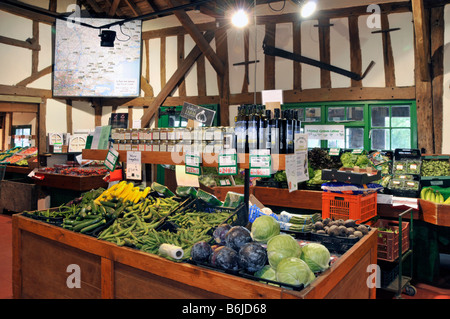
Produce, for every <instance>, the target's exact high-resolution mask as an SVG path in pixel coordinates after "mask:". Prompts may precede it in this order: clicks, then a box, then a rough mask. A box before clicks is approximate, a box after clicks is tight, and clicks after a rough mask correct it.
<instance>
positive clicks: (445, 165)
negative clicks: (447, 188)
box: [421, 159, 450, 176]
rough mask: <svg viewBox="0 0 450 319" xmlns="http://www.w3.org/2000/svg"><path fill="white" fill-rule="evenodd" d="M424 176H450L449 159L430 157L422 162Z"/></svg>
mask: <svg viewBox="0 0 450 319" xmlns="http://www.w3.org/2000/svg"><path fill="white" fill-rule="evenodd" d="M421 175H422V176H450V162H449V160H448V159H443V160H440V159H430V160H424V161H423V162H422V172H421Z"/></svg>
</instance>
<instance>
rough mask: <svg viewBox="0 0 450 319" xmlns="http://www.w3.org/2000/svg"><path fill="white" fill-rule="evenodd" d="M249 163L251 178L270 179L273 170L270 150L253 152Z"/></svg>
mask: <svg viewBox="0 0 450 319" xmlns="http://www.w3.org/2000/svg"><path fill="white" fill-rule="evenodd" d="M249 161H250V176H251V177H270V175H271V168H272V157H271V155H270V150H253V151H251V152H250V155H249Z"/></svg>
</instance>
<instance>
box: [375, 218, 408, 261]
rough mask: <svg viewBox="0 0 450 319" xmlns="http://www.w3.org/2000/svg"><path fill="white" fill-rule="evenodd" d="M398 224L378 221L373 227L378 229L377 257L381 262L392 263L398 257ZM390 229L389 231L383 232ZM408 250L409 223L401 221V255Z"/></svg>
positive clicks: (396, 222)
mask: <svg viewBox="0 0 450 319" xmlns="http://www.w3.org/2000/svg"><path fill="white" fill-rule="evenodd" d="M398 226H399V222H398V221H395V220H386V219H379V220H377V222H376V223H375V224H373V227H375V228H379V229H378V245H377V257H378V259H381V260H386V261H394V260H396V259H397V258H398V257H399V253H400V252H399V249H398V244H399V242H398V240H399V238H398V236H399V227H398ZM384 229H390V230H391V231H392V232H391V231H385V230H384ZM408 249H409V223H408V222H403V221H402V253H405V252H406V251H407V250H408Z"/></svg>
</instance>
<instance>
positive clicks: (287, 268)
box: [276, 257, 316, 286]
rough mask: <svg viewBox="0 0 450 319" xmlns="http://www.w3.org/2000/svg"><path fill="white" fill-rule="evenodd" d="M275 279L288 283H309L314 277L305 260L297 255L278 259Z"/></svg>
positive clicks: (305, 284)
mask: <svg viewBox="0 0 450 319" xmlns="http://www.w3.org/2000/svg"><path fill="white" fill-rule="evenodd" d="M276 276H277V280H278V281H279V282H282V283H286V284H290V285H300V284H303V285H304V286H307V285H309V284H310V283H311V282H312V281H313V280H314V279H315V278H316V277H315V276H314V273H313V272H312V271H311V269H309V267H308V265H307V264H306V262H304V261H303V260H301V259H300V258H297V257H287V258H284V259H283V260H281V261H280V263H279V264H278V267H277V270H276Z"/></svg>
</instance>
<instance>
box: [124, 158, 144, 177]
mask: <svg viewBox="0 0 450 319" xmlns="http://www.w3.org/2000/svg"><path fill="white" fill-rule="evenodd" d="M127 179H134V180H140V179H142V165H141V152H130V151H128V152H127Z"/></svg>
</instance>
